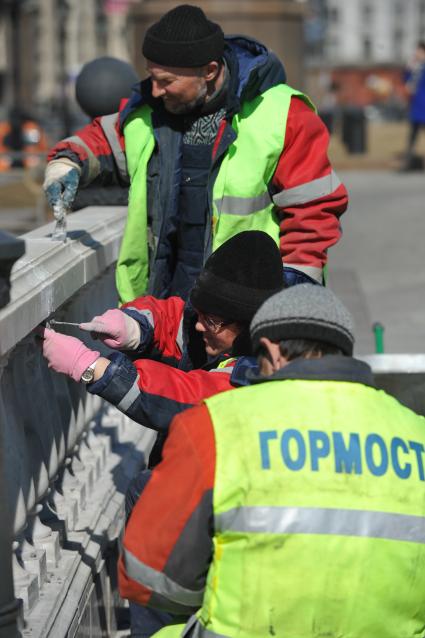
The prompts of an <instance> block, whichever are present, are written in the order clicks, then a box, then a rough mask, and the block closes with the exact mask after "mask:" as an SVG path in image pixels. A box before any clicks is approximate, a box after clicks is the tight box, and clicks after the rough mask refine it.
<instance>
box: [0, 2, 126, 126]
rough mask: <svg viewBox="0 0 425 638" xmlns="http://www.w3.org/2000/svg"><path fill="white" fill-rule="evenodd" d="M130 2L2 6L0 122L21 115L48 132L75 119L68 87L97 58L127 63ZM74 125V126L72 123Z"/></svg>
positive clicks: (71, 91) (0, 20) (72, 90)
mask: <svg viewBox="0 0 425 638" xmlns="http://www.w3.org/2000/svg"><path fill="white" fill-rule="evenodd" d="M131 2H132V0H2V2H1V3H0V119H4V118H7V116H8V113H9V112H10V110H11V109H14V108H15V109H16V108H19V109H24V110H25V112H26V113H28V115H29V116H31V117H33V118H39V119H41V120H42V121H43V124H44V125H45V126H46V127H47V128H48V129H50V128H51V129H52V133H53V136H54V137H55V136H56V135H55V133H56V129H62V130H58V131H57V133H58V134H59V135H62V134H63V133H64V132H66V133H67V132H69V130H70V129H72V128H73V127H74V124H75V122H74V120H75V118H78V117H79V116H80V112H79V110H78V109H77V106H76V102H75V99H74V81H75V78H76V76H77V75H78V72H79V71H80V69H81V67H82V66H83V64H84V63H86V62H88V61H89V60H92V59H93V58H95V57H98V56H100V55H105V54H108V55H111V56H115V57H117V58H120V59H123V60H129V59H130V52H129V48H128V37H127V33H126V25H127V24H126V23H127V14H128V10H129V7H130V5H131ZM77 124H78V122H77Z"/></svg>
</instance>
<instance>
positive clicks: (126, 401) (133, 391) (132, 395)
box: [117, 379, 140, 412]
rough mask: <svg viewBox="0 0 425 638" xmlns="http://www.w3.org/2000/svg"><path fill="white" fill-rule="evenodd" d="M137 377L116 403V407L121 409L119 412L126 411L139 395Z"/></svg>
mask: <svg viewBox="0 0 425 638" xmlns="http://www.w3.org/2000/svg"><path fill="white" fill-rule="evenodd" d="M138 381H139V379H136V380H135V382H134V383H133V385H132V386H131V388H130V390H129V391H128V392H127V394H125V395H124V396H123V398H122V399H121V401H120V402H119V403H118V405H117V408H118V410H121V412H127V410H128V408H129V407H131V406H132V405H133V403H134V402H135V400H136V399H137V397H138V396H139V395H140V390H139V384H138Z"/></svg>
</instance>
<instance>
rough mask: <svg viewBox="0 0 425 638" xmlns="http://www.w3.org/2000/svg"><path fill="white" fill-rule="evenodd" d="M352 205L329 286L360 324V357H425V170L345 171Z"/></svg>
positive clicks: (334, 252) (332, 253)
mask: <svg viewBox="0 0 425 638" xmlns="http://www.w3.org/2000/svg"><path fill="white" fill-rule="evenodd" d="M338 174H339V176H340V177H341V178H342V179H343V181H344V183H345V184H346V186H347V188H348V190H349V192H350V196H351V205H350V208H349V210H348V211H347V213H345V215H344V217H343V218H342V226H343V231H344V236H343V238H342V239H341V241H340V243H339V244H338V245H337V246H336V247H334V248H333V249H332V250H331V251H330V254H329V257H330V262H329V267H330V275H329V285H330V287H331V288H333V289H334V290H335V291H336V292H337V293H338V294H339V295H340V296H341V297H342V298H343V299H344V301H345V302H346V304H347V305H348V306H349V308H350V310H351V311H352V312H353V314H354V316H355V319H356V326H357V338H358V348H357V352H358V353H362V354H364V353H370V352H373V351H374V339H373V335H372V328H371V326H372V323H373V322H375V321H380V322H381V323H383V324H384V326H385V333H384V336H385V352H391V353H395V352H397V353H399V352H406V353H419V352H421V353H425V258H424V255H425V250H424V241H425V203H424V194H425V173H408V174H402V173H395V172H390V171H387V172H375V171H373V172H370V171H369V172H366V171H347V172H342V171H338Z"/></svg>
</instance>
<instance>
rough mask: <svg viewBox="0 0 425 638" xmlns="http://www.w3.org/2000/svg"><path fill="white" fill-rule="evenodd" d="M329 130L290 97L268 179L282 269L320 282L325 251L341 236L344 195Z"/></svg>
mask: <svg viewBox="0 0 425 638" xmlns="http://www.w3.org/2000/svg"><path fill="white" fill-rule="evenodd" d="M328 144H329V134H328V131H327V129H326V127H325V125H324V124H323V122H322V121H321V119H320V118H319V116H318V115H316V113H314V111H312V109H311V108H310V107H308V106H307V105H306V104H305V103H304V102H303V101H302V100H301V99H299V98H293V99H292V100H291V105H290V109H289V114H288V120H287V126H286V137H285V144H284V150H283V152H282V155H281V157H280V159H279V163H278V166H277V168H276V171H275V174H274V176H273V180H272V187H273V192H274V197H273V199H274V201H275V203H276V205H277V206H278V209H279V210H280V220H281V221H280V232H281V240H280V250H281V254H282V260H283V262H284V264H285V265H287V266H292V267H294V268H297V269H298V270H302V271H304V272H305V273H306V274H308V275H309V276H311V277H313V278H316V279H320V275H321V270H322V267H323V266H324V264H325V263H326V260H327V255H326V253H327V249H328V248H329V247H330V246H332V245H333V244H335V243H336V242H337V241H338V239H339V237H340V235H341V229H340V223H339V218H340V216H341V215H342V214H343V213H344V211H345V210H346V208H347V205H348V195H347V191H346V189H345V187H344V185H343V184H342V183H340V181H339V179H338V177H337V176H336V174H335V173H334V172H333V170H332V166H331V164H330V161H329V158H328V155H327V150H328Z"/></svg>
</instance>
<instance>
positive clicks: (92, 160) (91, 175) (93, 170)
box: [62, 135, 100, 186]
mask: <svg viewBox="0 0 425 638" xmlns="http://www.w3.org/2000/svg"><path fill="white" fill-rule="evenodd" d="M62 141H63V142H70V143H71V144H77V145H78V146H82V147H83V149H84V150H85V151H86V153H87V162H88V170H87V177H86V179H85V180H84V181H83V180H81V182H80V185H81V186H85V185H87V184H90V182H92V181H93V180H94V179H95V178H96V177H97V176H98V175H99V173H100V162H99V160H98V159H97V157H96V155H95V154H94V153H93V151H92V150H91V148H90V147H89V146H87V144H86V143H85V142H84V140H82V139H81V137H78V135H71V137H66V138H65V139H64V140H62Z"/></svg>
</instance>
